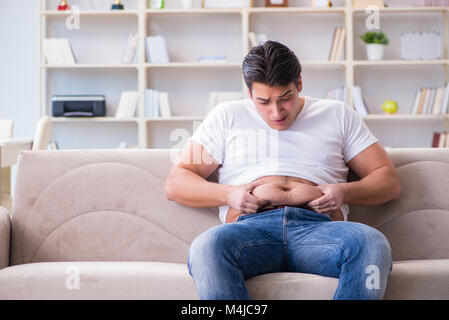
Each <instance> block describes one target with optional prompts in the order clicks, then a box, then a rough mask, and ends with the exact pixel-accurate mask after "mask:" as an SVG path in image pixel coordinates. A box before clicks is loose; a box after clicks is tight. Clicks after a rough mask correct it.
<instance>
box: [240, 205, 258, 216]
mask: <svg viewBox="0 0 449 320" xmlns="http://www.w3.org/2000/svg"><path fill="white" fill-rule="evenodd" d="M257 209H258V207H257V206H256V205H253V204H245V205H244V206H243V210H242V212H244V213H246V214H251V213H256V212H257Z"/></svg>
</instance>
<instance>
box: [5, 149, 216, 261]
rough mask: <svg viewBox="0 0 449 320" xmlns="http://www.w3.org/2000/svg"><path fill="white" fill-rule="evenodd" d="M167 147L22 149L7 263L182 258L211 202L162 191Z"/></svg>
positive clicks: (211, 215)
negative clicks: (189, 203) (187, 203)
mask: <svg viewBox="0 0 449 320" xmlns="http://www.w3.org/2000/svg"><path fill="white" fill-rule="evenodd" d="M171 165H172V162H171V161H170V153H169V150H157V149H152V150H58V151H51V150H45V151H28V152H26V151H25V152H22V153H21V154H20V156H19V160H18V165H17V166H18V168H17V176H16V186H15V195H14V200H13V209H12V238H11V242H12V243H11V259H10V264H11V265H15V264H23V263H31V262H44V261H164V262H181V263H185V262H186V261H187V254H188V248H189V246H190V243H191V242H192V240H193V239H194V238H195V237H196V236H197V235H198V234H199V233H201V232H202V231H203V230H206V229H208V228H210V227H211V226H213V225H216V224H218V223H220V221H219V218H218V209H216V208H202V209H193V208H188V207H184V206H182V205H179V204H177V203H175V202H171V201H168V200H167V199H166V198H165V192H164V183H165V179H166V177H167V175H168V172H169V170H170V167H171Z"/></svg>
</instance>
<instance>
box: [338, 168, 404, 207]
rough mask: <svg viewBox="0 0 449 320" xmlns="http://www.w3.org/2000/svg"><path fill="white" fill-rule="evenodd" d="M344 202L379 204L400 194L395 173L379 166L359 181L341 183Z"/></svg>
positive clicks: (351, 203)
mask: <svg viewBox="0 0 449 320" xmlns="http://www.w3.org/2000/svg"><path fill="white" fill-rule="evenodd" d="M342 187H343V188H344V200H343V202H344V203H347V204H350V205H379V204H382V203H385V202H388V201H390V200H393V199H396V198H398V197H399V195H400V192H401V191H400V190H401V186H400V182H399V178H398V176H397V174H396V173H395V172H393V171H391V169H389V168H385V167H382V168H379V169H376V170H374V171H373V172H371V173H370V174H369V175H367V176H366V177H364V178H363V179H361V180H359V181H354V182H348V183H343V184H342Z"/></svg>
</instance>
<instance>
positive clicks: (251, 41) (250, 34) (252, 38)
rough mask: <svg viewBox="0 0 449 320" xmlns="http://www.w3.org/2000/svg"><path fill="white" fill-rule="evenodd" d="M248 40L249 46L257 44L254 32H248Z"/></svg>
mask: <svg viewBox="0 0 449 320" xmlns="http://www.w3.org/2000/svg"><path fill="white" fill-rule="evenodd" d="M248 40H249V46H250V48H252V47H255V46H257V45H258V43H257V38H256V33H255V32H248Z"/></svg>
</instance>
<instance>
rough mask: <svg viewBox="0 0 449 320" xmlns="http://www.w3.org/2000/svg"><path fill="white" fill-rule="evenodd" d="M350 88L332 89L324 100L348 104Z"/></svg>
mask: <svg viewBox="0 0 449 320" xmlns="http://www.w3.org/2000/svg"><path fill="white" fill-rule="evenodd" d="M348 92H349V90H348V87H346V86H341V87H340V88H335V89H330V90H328V91H327V92H326V94H325V95H324V99H333V100H339V101H343V102H344V103H348V102H349V100H348Z"/></svg>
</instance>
